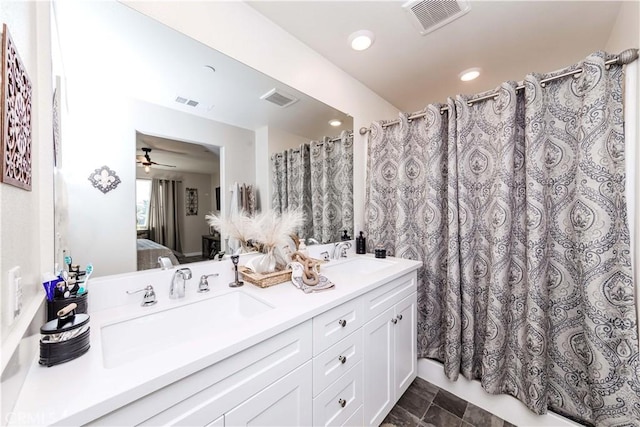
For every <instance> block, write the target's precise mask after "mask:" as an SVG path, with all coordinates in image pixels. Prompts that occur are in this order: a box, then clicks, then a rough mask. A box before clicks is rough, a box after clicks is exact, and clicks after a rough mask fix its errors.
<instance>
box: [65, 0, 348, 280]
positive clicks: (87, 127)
mask: <svg viewBox="0 0 640 427" xmlns="http://www.w3.org/2000/svg"><path fill="white" fill-rule="evenodd" d="M52 16H53V23H52V26H53V28H52V32H53V34H54V40H53V74H54V76H56V77H57V78H56V83H55V97H54V98H55V99H54V103H55V105H56V111H57V119H56V120H57V121H58V123H59V134H58V137H57V138H56V140H57V141H58V142H57V148H56V168H55V198H56V200H55V209H56V215H55V222H56V223H55V235H56V244H55V247H56V261H57V262H58V263H59V264H60V266H61V264H62V263H63V259H64V256H65V255H69V256H71V257H72V260H73V263H74V264H79V265H81V266H85V265H86V264H87V263H92V264H93V266H94V275H95V276H104V275H110V274H118V273H129V272H133V271H136V270H138V268H139V265H138V264H139V253H138V252H139V251H138V249H137V248H138V243H139V242H138V240H139V238H145V237H149V236H148V235H145V234H144V226H141V222H142V224H143V225H144V221H145V220H148V219H145V218H144V204H145V203H148V202H145V200H144V198H143V197H140V194H141V191H147V190H140V188H144V185H141V184H140V182H141V181H144V180H147V181H150V180H151V179H152V178H157V180H158V181H163V182H179V183H180V187H178V188H179V190H178V195H177V198H176V199H175V203H176V205H175V209H176V211H177V212H178V215H179V216H180V218H181V221H182V226H183V227H184V229H182V230H181V239H182V241H181V251H180V255H181V256H183V257H189V256H194V257H195V256H197V255H198V254H201V253H203V252H205V249H204V248H203V247H204V243H207V242H203V236H207V235H211V233H210V230H209V227H208V226H207V224H206V222H205V221H204V215H205V214H207V213H209V212H216V211H218V212H220V214H221V215H225V213H227V212H228V211H229V206H230V203H231V194H230V190H231V188H232V187H233V186H234V185H235V184H239V185H246V186H251V187H253V189H255V191H256V199H257V201H256V203H257V205H258V206H259V207H260V208H261V209H270V208H271V195H272V188H271V187H272V177H273V175H272V170H271V160H270V159H271V157H272V155H274V154H276V153H279V152H282V151H284V150H287V149H293V148H296V147H299V146H300V145H301V144H303V143H309V142H310V141H322V140H326V139H327V138H329V139H331V138H337V137H340V135H341V134H343V132H346V131H351V130H352V126H353V121H352V119H351V118H350V117H349V116H348V115H347V114H345V113H344V112H340V111H338V110H335V109H333V108H331V107H329V106H327V105H325V104H323V103H321V102H319V101H317V100H315V99H313V98H311V97H309V96H307V95H305V94H304V93H301V92H299V91H296V90H294V89H292V88H290V87H288V86H286V85H283V84H282V83H280V82H278V81H276V80H274V79H271V78H269V77H267V76H265V75H263V74H262V73H260V72H258V71H256V70H253V69H251V68H249V67H247V66H245V65H244V64H241V63H239V62H237V61H235V60H233V59H231V58H229V57H226V56H225V55H222V54H221V53H219V52H217V51H215V50H213V49H211V48H209V47H207V46H204V45H203V44H201V43H199V42H196V41H194V40H193V39H191V38H189V37H187V36H185V35H184V34H181V33H179V32H176V31H175V30H172V29H170V28H168V27H166V26H164V25H162V24H160V23H158V22H156V21H154V20H152V19H151V18H149V17H147V16H144V15H142V14H140V13H139V12H136V11H134V10H132V9H130V8H128V7H127V6H125V5H123V4H121V3H118V2H115V1H103V2H65V1H57V2H54V3H53V14H52ZM274 90H275V95H276V96H275V101H276V102H275V103H274V102H272V101H273V100H274V99H273V98H274V97H273V96H271V97H270V98H271V99H272V101H269V100H265V99H261V98H265V97H269V95H273V93H272V92H273V91H274ZM282 97H286V98H290V99H293V100H295V102H293V103H290V104H289V105H286V102H285V106H282V105H277V104H278V103H280V104H282V102H277V101H278V100H279V101H282ZM333 119H338V120H340V121H341V123H342V124H341V125H339V126H335V127H333V126H331V125H329V121H331V120H333ZM143 149H144V150H143ZM149 149H150V151H149ZM145 156H148V158H147V157H145ZM148 160H150V161H148ZM137 183H138V184H139V185H138V188H139V189H138V191H136V185H137ZM142 184H144V183H142ZM166 186H167V188H168V187H169V184H166ZM189 190H197V191H189ZM154 194H155V193H154ZM141 211H142V212H141ZM209 240H215V239H209ZM220 244H222V245H224V242H221V243H220Z"/></svg>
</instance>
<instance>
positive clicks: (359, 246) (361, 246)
mask: <svg viewBox="0 0 640 427" xmlns="http://www.w3.org/2000/svg"><path fill="white" fill-rule="evenodd" d="M356 253H357V254H366V253H367V239H365V237H364V235H363V232H362V231H361V232H360V236H358V237H356Z"/></svg>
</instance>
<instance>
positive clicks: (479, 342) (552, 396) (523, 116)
mask: <svg viewBox="0 0 640 427" xmlns="http://www.w3.org/2000/svg"><path fill="white" fill-rule="evenodd" d="M605 59H607V55H606V54H604V53H595V54H593V55H590V56H589V57H587V58H586V59H585V60H584V61H582V62H581V63H579V64H576V65H574V66H572V67H569V68H567V69H565V70H561V71H558V72H554V73H551V74H547V75H540V74H531V75H528V76H526V78H525V80H524V89H523V90H519V91H517V90H516V87H517V83H515V82H506V83H503V84H502V85H501V86H500V87H499V88H498V89H497V96H496V97H495V98H494V99H492V100H488V101H485V102H477V103H473V104H472V105H471V106H469V105H468V104H467V101H468V100H469V97H466V96H457V97H456V98H455V99H449V100H448V102H447V104H446V105H445V106H446V107H448V109H449V110H448V111H447V112H445V113H444V114H441V113H440V108H441V107H443V105H430V106H428V107H427V108H426V109H425V111H424V112H425V114H426V115H425V116H424V118H421V119H416V120H413V121H409V120H408V115H406V114H401V117H400V119H401V123H400V124H399V125H397V126H390V127H385V126H384V125H385V122H376V123H374V124H373V126H372V128H371V135H370V139H369V148H368V171H369V172H368V177H367V192H366V212H367V221H366V228H367V231H368V238H369V240H370V243H371V247H373V246H375V245H378V244H382V245H384V246H385V247H386V248H387V250H388V251H389V252H390V253H391V254H395V255H396V256H400V257H405V258H412V259H419V260H422V261H423V267H422V268H421V269H420V270H419V271H418V281H419V288H418V321H419V325H418V334H419V342H418V353H419V356H420V357H429V358H434V359H438V360H440V361H442V362H443V364H444V370H445V373H446V375H447V376H448V377H449V378H450V379H451V380H455V379H457V377H458V375H459V373H462V375H464V376H465V377H466V378H469V379H479V380H480V382H481V384H482V386H483V388H484V389H485V390H487V391H488V392H490V393H495V394H498V393H505V394H509V395H512V396H514V397H516V398H517V399H519V400H521V401H522V402H523V403H525V404H526V405H527V407H529V408H530V409H531V410H532V411H534V412H535V413H538V414H542V413H544V412H545V411H546V410H547V409H548V408H549V409H551V410H553V411H555V412H557V413H560V414H563V415H565V416H568V417H570V418H573V419H575V420H578V421H580V422H582V423H586V424H591V423H595V424H597V425H638V420H639V419H640V360H639V353H638V327H637V323H636V319H637V314H636V310H637V308H636V306H635V296H634V293H635V290H634V283H633V280H632V272H631V260H630V252H629V251H630V236H629V227H628V223H627V221H628V218H627V214H626V212H627V210H626V199H625V185H626V180H625V141H624V131H623V105H622V90H621V81H622V75H623V72H622V66H621V65H611V66H605ZM578 67H580V68H582V69H583V72H582V73H581V74H580V75H579V77H577V78H572V77H567V78H562V79H559V80H554V81H552V82H548V83H543V82H542V80H543V79H545V78H547V77H552V76H555V75H560V74H561V73H565V72H570V71H574V70H576V68H578ZM631 143H637V141H635V142H631Z"/></svg>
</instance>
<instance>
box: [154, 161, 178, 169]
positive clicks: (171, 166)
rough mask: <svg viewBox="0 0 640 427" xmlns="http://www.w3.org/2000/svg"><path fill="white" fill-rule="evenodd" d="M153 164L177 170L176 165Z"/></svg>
mask: <svg viewBox="0 0 640 427" xmlns="http://www.w3.org/2000/svg"><path fill="white" fill-rule="evenodd" d="M151 163H153V164H154V165H157V166H166V167H168V168H175V165H165V164H162V163H156V162H151Z"/></svg>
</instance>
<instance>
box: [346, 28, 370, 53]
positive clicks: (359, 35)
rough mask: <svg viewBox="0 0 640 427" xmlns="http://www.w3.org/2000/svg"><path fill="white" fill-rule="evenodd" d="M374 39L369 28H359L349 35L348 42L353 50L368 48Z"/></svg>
mask: <svg viewBox="0 0 640 427" xmlns="http://www.w3.org/2000/svg"><path fill="white" fill-rule="evenodd" d="M374 40H375V36H374V35H373V33H372V32H371V31H369V30H360V31H356V32H355V33H353V34H351V35H350V36H349V44H350V45H351V48H352V49H353V50H365V49H369V47H371V45H372V44H373V41H374Z"/></svg>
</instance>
